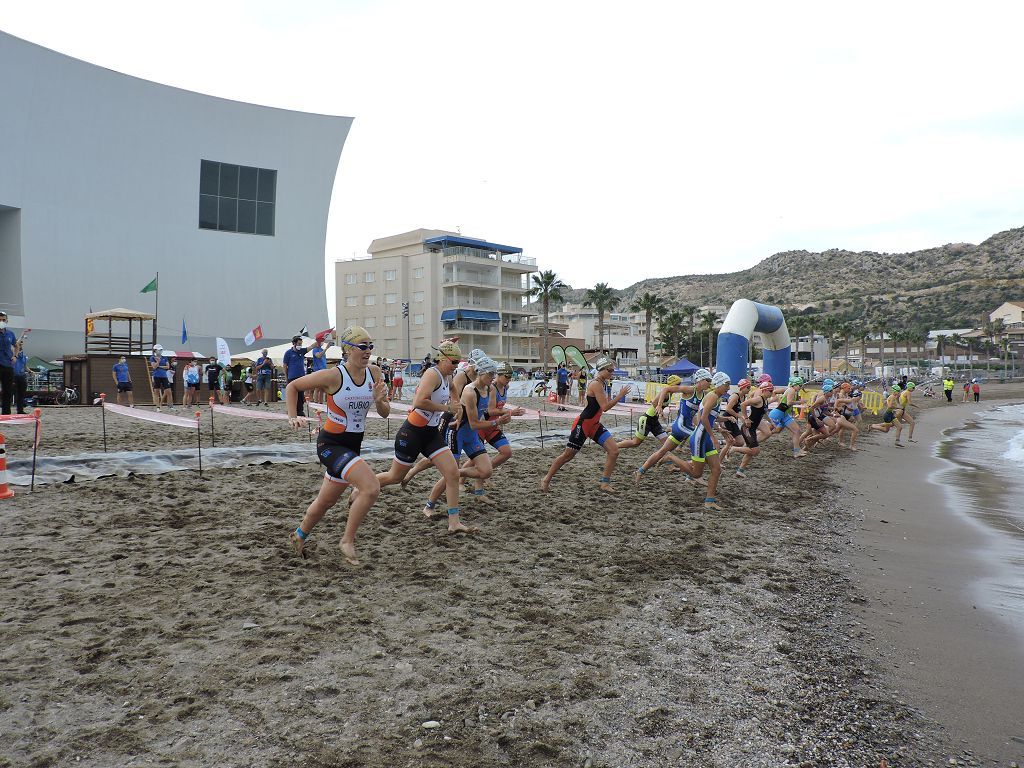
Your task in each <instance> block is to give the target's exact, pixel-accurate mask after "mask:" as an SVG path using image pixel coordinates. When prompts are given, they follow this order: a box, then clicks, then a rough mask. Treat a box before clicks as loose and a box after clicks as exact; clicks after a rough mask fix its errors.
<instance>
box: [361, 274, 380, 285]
mask: <svg viewBox="0 0 1024 768" xmlns="http://www.w3.org/2000/svg"><path fill="white" fill-rule="evenodd" d="M376 274H377V273H376V272H367V273H366V274H364V275H363V282H364V283H372V282H373V281H374V280H375V279H376Z"/></svg>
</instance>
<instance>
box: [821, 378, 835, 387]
mask: <svg viewBox="0 0 1024 768" xmlns="http://www.w3.org/2000/svg"><path fill="white" fill-rule="evenodd" d="M821 383H822V384H828V385H829V386H830V387H834V386H835V385H836V382H835V379H825V380H824V381H823V382H821Z"/></svg>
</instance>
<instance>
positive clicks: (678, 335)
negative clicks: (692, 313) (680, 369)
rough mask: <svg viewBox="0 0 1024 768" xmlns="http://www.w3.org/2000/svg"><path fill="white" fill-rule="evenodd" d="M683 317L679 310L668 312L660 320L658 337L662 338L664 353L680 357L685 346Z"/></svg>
mask: <svg viewBox="0 0 1024 768" xmlns="http://www.w3.org/2000/svg"><path fill="white" fill-rule="evenodd" d="M683 320H684V318H683V315H682V313H681V312H679V311H677V310H672V311H670V312H666V313H664V314H662V315H661V317H659V318H658V336H659V337H660V338H661V344H662V351H666V345H667V352H668V354H671V355H675V356H676V357H679V355H680V354H681V350H680V347H682V344H683V328H684V324H683Z"/></svg>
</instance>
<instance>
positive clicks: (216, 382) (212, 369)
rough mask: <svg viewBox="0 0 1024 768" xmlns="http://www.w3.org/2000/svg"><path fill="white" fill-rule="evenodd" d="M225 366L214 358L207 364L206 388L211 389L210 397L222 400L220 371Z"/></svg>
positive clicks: (205, 370)
mask: <svg viewBox="0 0 1024 768" xmlns="http://www.w3.org/2000/svg"><path fill="white" fill-rule="evenodd" d="M223 367H224V366H223V365H221V364H220V363H219V362H217V360H215V359H214V358H212V357H211V358H210V362H208V363H207V364H206V368H205V369H204V372H205V373H206V386H207V387H209V389H210V397H215V398H217V399H218V400H219V399H220V371H221V368H223Z"/></svg>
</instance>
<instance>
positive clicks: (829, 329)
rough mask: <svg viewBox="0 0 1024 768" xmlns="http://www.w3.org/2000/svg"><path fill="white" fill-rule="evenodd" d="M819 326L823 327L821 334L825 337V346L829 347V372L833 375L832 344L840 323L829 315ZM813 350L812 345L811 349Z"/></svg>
mask: <svg viewBox="0 0 1024 768" xmlns="http://www.w3.org/2000/svg"><path fill="white" fill-rule="evenodd" d="M819 325H820V326H821V333H822V335H823V336H824V337H825V344H826V346H827V347H828V372H829V373H832V342H833V339H834V337H835V335H836V331H837V329H838V328H839V321H838V320H837V319H836V318H834V317H832V316H831V315H827V316H825V317H823V318H822V319H821V322H820V323H819ZM813 348H814V346H813V343H812V346H811V349H813Z"/></svg>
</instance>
